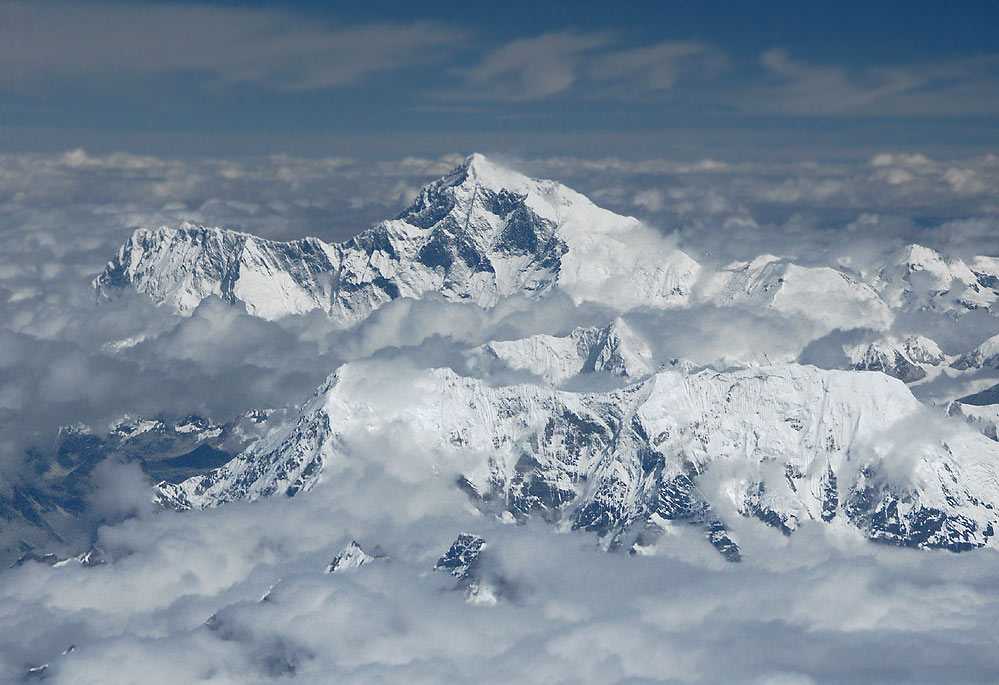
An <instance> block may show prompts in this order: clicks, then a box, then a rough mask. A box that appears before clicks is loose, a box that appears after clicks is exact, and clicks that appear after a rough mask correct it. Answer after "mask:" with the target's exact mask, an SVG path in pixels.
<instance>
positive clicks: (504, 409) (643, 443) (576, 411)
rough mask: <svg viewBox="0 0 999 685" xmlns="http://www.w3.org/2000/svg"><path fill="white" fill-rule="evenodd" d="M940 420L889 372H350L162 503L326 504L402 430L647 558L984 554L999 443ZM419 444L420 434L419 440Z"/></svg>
mask: <svg viewBox="0 0 999 685" xmlns="http://www.w3.org/2000/svg"><path fill="white" fill-rule="evenodd" d="M927 416H928V413H927V410H926V409H925V408H924V407H923V406H922V405H921V404H920V403H919V402H918V401H917V400H916V399H915V398H914V397H913V396H912V394H911V393H910V392H909V391H908V389H907V388H906V387H905V385H904V384H902V383H901V382H900V381H898V380H896V379H893V378H890V377H888V376H887V375H884V374H881V373H868V372H857V371H823V370H820V369H817V368H815V367H808V366H799V365H782V366H773V367H765V368H758V369H751V370H743V371H736V372H731V373H716V372H713V371H701V372H698V373H694V374H686V373H682V372H678V371H675V370H662V371H659V372H657V373H655V374H653V375H652V376H650V377H649V378H648V379H647V380H645V381H641V382H638V383H635V384H633V385H630V386H628V387H626V388H623V389H621V390H617V391H614V392H608V393H573V392H565V391H559V390H555V389H552V388H547V387H543V386H537V385H515V386H507V387H500V388H494V387H489V386H488V385H486V384H485V383H484V382H482V381H480V380H478V379H475V378H468V377H462V376H459V375H457V374H456V373H454V372H453V371H451V370H449V369H435V370H427V371H412V372H408V373H402V372H399V370H398V369H394V368H393V369H386V368H382V367H380V366H379V364H378V363H376V362H368V363H356V364H348V365H345V366H343V367H341V368H340V369H339V370H337V372H336V373H335V374H333V375H332V376H331V377H330V378H329V379H328V380H327V382H326V383H325V384H324V385H323V386H322V387H321V388H320V389H319V391H318V392H317V393H316V395H315V396H314V397H313V399H312V400H311V401H310V402H309V403H308V404H307V405H306V406H305V407H304V408H303V411H302V413H301V414H300V416H299V417H298V419H297V420H296V421H293V422H291V423H289V424H288V425H287V426H286V427H285V428H284V429H282V430H278V431H275V432H274V433H272V434H271V435H270V436H268V437H267V438H265V439H264V440H262V441H260V442H258V443H256V444H255V445H254V446H252V447H251V448H249V449H248V450H247V451H246V452H245V453H243V454H242V455H240V456H239V457H237V458H236V459H234V460H233V461H232V462H230V463H229V464H226V465H225V466H223V467H221V468H219V469H217V470H216V471H214V472H212V473H210V474H207V475H205V476H199V477H195V478H191V479H188V480H186V481H184V482H182V483H179V484H169V483H163V484H161V485H160V486H159V498H160V501H161V503H163V504H165V505H167V506H171V507H175V508H181V509H184V508H203V507H210V506H215V505H218V504H223V503H226V502H232V501H236V500H252V499H256V498H258V497H265V496H269V495H275V494H286V495H294V494H296V493H298V492H301V491H304V490H309V489H311V488H312V487H313V486H315V484H316V483H317V482H318V481H319V480H320V479H321V478H322V477H323V474H324V473H325V472H326V471H327V470H328V469H330V468H334V465H335V464H337V463H345V462H344V460H349V459H350V454H351V447H350V445H351V444H352V441H355V440H358V439H364V437H365V436H368V437H370V436H375V435H379V434H382V433H383V432H385V431H386V430H388V429H389V427H394V428H393V429H394V430H398V429H399V427H405V428H404V430H405V431H408V432H409V433H407V439H406V441H405V444H412V445H419V446H420V448H421V449H425V450H430V451H432V452H434V453H435V454H438V455H440V463H441V468H445V466H444V465H445V464H451V463H458V464H461V465H462V467H461V468H460V469H459V470H460V473H458V474H455V476H456V477H457V478H458V479H459V485H460V487H462V488H463V489H464V490H465V491H466V492H467V494H468V495H469V497H471V498H472V500H473V501H474V502H475V503H476V504H477V505H478V506H479V507H480V508H481V509H482V510H483V511H486V512H491V513H493V514H496V515H501V514H502V515H504V516H510V515H512V516H513V517H514V518H516V519H525V518H527V517H541V518H543V519H545V520H548V521H551V522H553V523H555V524H557V525H559V526H562V527H565V528H583V529H587V530H593V531H597V532H599V533H600V534H601V535H603V536H605V537H606V539H607V540H608V541H612V542H611V544H614V545H622V544H624V545H630V544H633V543H634V544H637V545H639V547H646V546H648V545H649V544H651V541H653V540H654V539H655V537H656V536H657V535H658V534H659V533H661V532H662V531H663V530H664V529H667V528H668V527H669V526H671V525H675V524H677V523H678V522H685V523H688V524H694V525H696V526H698V527H700V528H702V529H703V531H704V533H705V536H706V537H707V538H708V539H709V540H710V541H711V542H712V544H714V545H715V546H716V548H718V549H719V551H721V552H722V553H723V554H725V555H726V557H728V558H730V559H737V558H738V557H739V550H738V547H737V544H736V541H734V540H733V539H732V538H731V535H730V534H729V532H728V528H727V526H726V523H725V522H726V521H730V520H731V519H732V517H734V516H748V517H755V518H758V519H760V520H762V521H764V522H765V523H767V524H769V525H771V526H774V527H776V528H777V529H779V530H781V531H782V532H783V533H785V534H791V533H792V532H793V531H794V530H795V529H796V528H797V527H798V526H799V525H801V523H802V522H805V521H812V520H814V521H825V522H828V523H830V524H832V525H839V526H851V527H854V528H856V529H859V530H860V531H862V532H863V534H864V535H866V536H867V537H869V538H871V539H872V540H876V541H881V542H888V543H893V544H899V545H907V546H914V547H944V548H948V549H955V550H958V549H967V548H971V547H975V546H981V545H985V544H988V543H989V542H990V541H991V540H992V539H993V534H994V530H995V526H996V525H999V521H997V518H999V514H997V512H996V509H995V507H996V505H997V504H999V444H997V443H995V442H993V441H991V440H989V439H987V438H986V437H984V436H983V435H980V434H978V433H975V432H973V431H970V430H967V429H962V427H960V426H957V425H956V424H955V429H954V433H953V435H951V436H949V437H948V438H947V441H946V442H940V441H939V440H936V439H927V438H926V437H925V436H920V435H919V433H918V429H919V427H920V426H922V425H923V423H924V422H925V421H926V420H928V419H927ZM410 433H411V435H410Z"/></svg>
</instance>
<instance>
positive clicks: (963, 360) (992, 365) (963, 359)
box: [951, 335, 999, 371]
mask: <svg viewBox="0 0 999 685" xmlns="http://www.w3.org/2000/svg"><path fill="white" fill-rule="evenodd" d="M951 366H952V367H954V368H955V369H959V370H961V371H964V370H965V369H983V368H989V369H999V335H995V336H992V337H991V338H989V339H988V340H986V341H985V342H983V343H982V344H981V345H979V346H978V347H976V348H975V349H973V350H971V351H969V352H965V353H964V354H962V355H961V356H960V357H958V358H957V359H956V360H954V363H953V364H951Z"/></svg>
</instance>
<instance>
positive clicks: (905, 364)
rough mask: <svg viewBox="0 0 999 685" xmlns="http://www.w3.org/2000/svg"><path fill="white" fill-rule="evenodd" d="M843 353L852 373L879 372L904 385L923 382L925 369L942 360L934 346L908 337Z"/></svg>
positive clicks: (920, 338) (863, 346) (928, 340)
mask: <svg viewBox="0 0 999 685" xmlns="http://www.w3.org/2000/svg"><path fill="white" fill-rule="evenodd" d="M846 353H847V356H848V357H849V359H850V363H851V365H852V367H853V368H854V369H857V370H858V371H880V372H882V373H886V374H888V375H889V376H892V377H894V378H897V379H899V380H900V381H902V382H903V383H915V382H917V381H920V380H922V379H924V378H926V369H925V368H924V366H937V365H939V364H941V363H942V362H943V361H944V359H945V357H944V355H943V353H942V352H941V351H940V348H939V347H938V346H937V344H936V343H934V342H933V341H932V340H930V339H929V338H926V337H924V336H910V337H908V338H905V339H904V340H897V339H894V338H886V339H884V340H880V341H877V342H874V343H870V344H868V345H857V346H854V347H851V348H849V349H847V350H846Z"/></svg>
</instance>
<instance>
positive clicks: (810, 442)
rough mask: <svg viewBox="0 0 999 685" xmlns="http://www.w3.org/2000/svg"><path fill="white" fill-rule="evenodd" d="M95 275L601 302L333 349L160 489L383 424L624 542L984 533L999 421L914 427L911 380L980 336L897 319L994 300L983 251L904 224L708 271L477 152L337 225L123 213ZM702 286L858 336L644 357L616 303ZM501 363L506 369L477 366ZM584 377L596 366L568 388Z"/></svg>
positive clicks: (242, 291)
mask: <svg viewBox="0 0 999 685" xmlns="http://www.w3.org/2000/svg"><path fill="white" fill-rule="evenodd" d="M94 285H95V288H96V292H97V294H98V299H99V301H100V302H102V303H112V304H111V306H113V301H114V300H115V297H116V294H117V293H119V292H121V291H122V290H125V289H133V290H136V291H138V292H139V293H142V294H145V295H147V296H148V297H150V298H151V299H152V300H153V301H154V302H156V303H158V304H160V305H162V306H164V307H167V308H170V309H171V310H173V311H176V312H178V313H180V314H189V313H190V312H191V311H193V309H195V308H196V307H197V306H198V305H199V304H200V303H201V302H202V301H203V300H204V299H205V298H207V297H210V296H216V297H219V298H221V299H223V300H225V301H227V302H230V303H233V304H234V305H236V304H238V305H239V306H244V307H245V308H246V311H247V312H248V313H250V314H252V315H255V316H259V317H262V318H265V319H271V320H278V319H281V318H282V317H285V316H293V315H298V314H303V313H307V312H312V311H316V310H318V311H320V312H322V313H324V314H325V315H326V316H328V317H329V318H330V320H331V321H332V322H333V323H334V324H335V325H336V326H339V327H349V326H352V325H354V324H356V323H358V322H360V321H363V320H364V319H365V318H366V317H367V316H368V315H370V314H371V313H372V312H373V311H375V310H376V309H378V308H379V307H381V306H383V305H385V304H386V303H388V302H390V301H392V300H395V299H399V298H420V297H422V296H424V295H425V294H427V293H439V294H440V295H441V296H443V297H444V298H445V299H446V300H450V301H456V302H470V303H474V304H476V305H478V306H481V307H486V308H488V307H492V306H495V305H496V304H498V303H499V302H501V301H502V300H503V299H504V298H507V297H511V296H518V297H528V298H538V297H543V296H545V295H547V294H550V293H553V292H556V291H558V292H561V293H564V294H566V295H568V296H569V297H570V298H571V299H572V300H573V301H574V302H576V303H584V302H589V303H594V304H597V305H600V306H601V307H603V308H604V309H605V310H607V311H612V312H615V313H617V316H613V315H612V317H610V318H612V320H610V321H609V322H608V323H607V324H606V325H604V326H582V327H578V328H575V329H573V330H571V331H568V332H567V333H565V334H564V335H549V334H537V335H531V336H527V337H522V338H516V339H509V340H492V341H489V342H487V343H484V344H481V345H478V346H476V347H473V348H470V349H468V350H467V351H466V353H465V357H464V359H463V360H461V364H458V363H457V362H456V364H455V365H454V368H435V369H419V368H412V369H404V370H402V371H400V369H399V368H398V365H389V364H387V363H386V362H384V361H378V360H376V359H372V360H367V361H356V362H349V363H346V364H344V365H342V366H340V367H339V368H337V369H334V370H331V371H332V373H331V374H330V376H329V377H328V379H327V380H326V382H325V383H324V384H323V385H322V386H320V387H319V389H318V390H317V391H316V392H315V394H314V395H313V396H312V397H311V398H310V399H308V400H307V401H305V402H304V403H303V404H302V406H301V409H300V411H299V412H298V414H297V415H296V416H293V417H291V418H289V419H288V420H286V421H283V422H282V421H277V422H273V423H274V425H273V427H270V428H268V431H267V433H266V434H265V435H263V437H261V438H260V439H259V440H256V441H254V442H252V444H249V446H247V447H246V448H245V450H244V451H242V452H241V453H239V454H238V455H237V456H235V457H234V458H233V459H231V460H230V461H228V462H227V463H225V464H223V465H221V466H217V467H214V468H210V469H208V470H202V471H201V472H197V473H193V472H192V473H190V474H189V476H188V477H186V478H174V479H172V480H173V482H168V481H166V480H164V481H162V482H161V483H160V484H159V485H158V486H157V491H156V499H157V501H158V502H159V503H160V504H161V505H162V506H165V507H171V508H176V509H199V508H205V507H213V506H219V505H224V504H227V503H230V502H234V501H240V500H253V499H257V498H260V497H267V496H275V495H282V496H295V495H298V494H300V493H304V492H306V491H308V490H311V489H312V488H314V487H315V486H316V485H317V484H318V483H319V482H320V481H321V480H323V479H325V478H335V477H336V472H337V469H338V468H339V465H340V464H343V463H347V462H349V461H350V460H351V459H354V458H357V456H356V455H357V451H356V450H355V449H354V446H355V445H356V444H358V441H362V442H363V441H365V440H368V441H370V440H372V439H385V440H389V441H390V442H391V443H392V444H393V445H395V446H397V447H398V446H399V445H403V444H404V445H411V446H416V448H417V449H420V450H425V451H430V452H432V453H433V454H436V455H438V456H439V459H440V468H441V472H442V477H451V478H453V479H454V484H455V487H457V488H460V489H462V490H463V491H464V492H465V493H466V494H467V496H468V497H469V499H470V501H471V502H472V503H473V504H474V505H475V506H476V507H477V508H478V509H479V510H480V511H481V512H483V513H484V514H486V515H489V516H496V517H499V518H500V519H503V520H509V521H511V522H513V521H526V520H527V519H529V518H540V519H543V520H546V521H548V522H550V523H551V524H552V525H555V526H558V527H560V528H564V529H567V530H569V529H585V530H590V531H594V532H596V533H597V534H598V535H599V536H600V538H601V539H602V540H603V541H604V543H605V545H606V546H607V547H608V548H626V549H630V550H631V551H633V552H636V553H638V552H644V551H646V550H648V549H650V548H652V547H654V545H655V544H656V541H657V540H658V539H660V538H661V536H662V535H663V534H664V532H666V531H668V530H669V528H670V527H672V526H676V525H684V526H695V527H697V528H699V529H700V530H702V531H703V534H704V537H705V538H706V539H707V540H708V541H709V542H710V544H712V545H714V547H715V548H716V549H717V550H718V551H719V552H720V553H721V554H722V555H723V556H724V557H725V558H726V559H729V560H732V561H737V560H739V559H740V558H741V554H742V552H741V550H740V548H739V545H738V540H737V539H736V536H735V535H734V534H733V533H732V532H731V530H730V529H731V525H730V524H731V522H732V521H733V520H735V519H736V517H748V518H752V519H757V520H759V521H761V522H762V523H764V524H767V525H770V526H772V527H773V528H775V529H777V530H778V531H780V533H782V534H784V535H791V534H793V533H794V531H795V530H797V529H798V528H799V527H800V526H802V525H806V524H811V523H814V524H816V525H819V524H821V525H828V526H834V527H840V528H844V529H849V530H853V531H857V532H859V533H860V534H862V535H864V536H865V537H867V538H869V539H870V540H873V541H876V542H883V543H890V544H896V545H902V546H909V547H918V548H946V549H951V550H955V551H960V550H965V549H970V548H974V547H979V546H983V545H995V530H996V526H997V525H999V520H997V515H996V513H995V512H996V506H997V505H999V443H997V442H996V441H995V440H994V439H989V437H990V436H988V430H986V429H985V428H983V427H982V425H981V424H982V422H983V420H984V419H983V418H982V411H981V410H979V411H977V413H976V412H971V411H964V412H962V411H961V410H960V408H957V409H952V410H950V412H949V413H950V414H951V415H953V416H958V417H960V418H963V419H965V420H966V421H967V422H968V423H971V424H972V425H974V426H976V427H978V428H979V430H980V431H981V432H978V431H975V430H972V429H971V428H968V427H967V426H965V424H964V423H963V422H959V421H950V422H948V423H947V426H948V429H947V430H946V431H943V432H942V433H941V434H940V435H932V436H928V435H927V434H926V432H925V431H923V430H922V429H921V427H922V426H925V425H926V424H927V423H930V422H932V421H947V419H946V416H945V414H946V412H934V411H932V410H931V409H930V408H928V407H927V406H925V405H924V404H922V403H921V402H920V401H919V400H918V399H916V397H914V396H913V394H912V392H911V391H910V388H908V387H907V386H906V383H910V384H918V383H920V382H924V381H925V379H926V378H927V376H928V374H929V375H931V376H934V377H936V376H939V375H940V374H946V373H964V372H965V370H967V369H970V368H973V369H979V368H980V367H983V366H989V365H990V364H991V365H995V363H994V358H996V355H995V353H994V349H993V348H994V347H995V343H994V339H993V340H991V341H987V342H986V343H985V344H984V345H983V346H982V347H981V348H978V349H976V350H968V351H966V352H965V353H963V354H960V355H952V356H948V355H945V354H944V353H943V352H942V351H941V349H940V347H939V346H938V345H937V344H936V343H935V342H934V341H933V340H930V339H929V338H927V337H925V336H921V335H907V336H896V335H894V334H893V333H892V332H891V329H892V326H893V323H894V322H895V321H896V319H897V318H898V317H899V316H901V315H904V314H912V313H914V312H931V313H934V314H939V315H942V316H945V317H950V318H951V319H954V320H956V319H958V318H960V317H962V316H964V315H966V314H968V313H969V312H972V311H977V312H979V313H981V312H985V313H990V314H996V313H999V311H997V308H999V305H997V304H996V302H997V301H999V259H995V258H988V257H976V258H975V259H973V260H971V261H970V262H967V263H966V262H964V261H962V260H960V259H955V258H948V257H945V256H943V255H940V254H939V253H937V252H935V251H933V250H930V249H929V248H925V247H921V246H918V245H910V246H907V247H906V248H905V249H903V250H902V251H900V252H898V253H896V254H894V255H893V256H892V257H891V258H890V259H889V260H888V261H887V262H886V263H884V264H883V265H882V266H881V267H880V268H877V269H875V270H874V271H872V272H870V273H859V272H853V271H850V270H848V269H845V268H842V267H840V266H801V265H798V264H795V263H793V262H792V261H791V260H789V259H786V258H783V257H778V256H773V255H763V256H760V257H757V258H755V259H753V260H750V261H746V262H738V263H733V264H729V265H726V266H723V267H720V268H714V267H710V266H708V265H706V264H701V263H698V262H697V261H696V260H695V259H694V258H692V257H691V256H690V255H688V254H686V253H685V252H683V251H682V250H681V249H679V248H678V247H677V246H676V244H675V243H674V242H673V241H672V240H671V239H669V238H667V237H665V236H664V235H663V234H661V233H659V232H657V231H656V230H653V229H652V228H650V227H648V226H646V225H644V224H643V223H642V222H640V221H638V220H637V219H634V218H631V217H625V216H620V215H617V214H614V213H612V212H610V211H607V210H605V209H602V208H600V207H597V206H596V205H594V204H593V203H592V202H590V201H589V200H588V199H587V198H585V197H583V196H582V195H580V194H578V193H576V192H574V191H572V190H570V189H568V188H566V187H565V186H562V185H560V184H558V183H555V182H553V181H544V180H536V179H531V178H528V177H526V176H523V175H521V174H519V173H516V172H513V171H510V170H508V169H504V168H502V167H500V166H498V165H496V164H493V163H492V162H490V161H489V160H487V159H486V158H485V157H483V156H482V155H478V154H475V155H472V156H470V157H469V158H467V159H466V160H465V162H464V163H462V164H461V165H460V166H458V167H457V168H456V169H454V170H453V171H452V172H450V173H449V174H447V175H445V176H444V177H442V178H441V179H439V180H437V181H434V182H433V183H431V184H429V185H428V186H427V187H426V188H424V189H423V190H422V191H421V192H420V193H419V195H418V196H417V198H416V199H415V201H414V202H413V203H412V205H411V206H410V207H409V208H408V209H406V210H405V211H404V212H402V213H401V214H400V215H399V216H398V217H396V218H395V219H392V220H389V221H385V222H382V223H380V224H378V225H376V226H374V227H372V228H370V229H368V230H365V231H362V232H361V233H359V234H358V235H357V236H356V237H354V238H352V239H351V240H348V241H346V242H343V243H337V244H333V243H327V242H324V241H322V240H319V239H316V238H305V239H302V240H297V241H291V242H276V241H269V240H264V239H261V238H257V237H255V236H252V235H250V234H246V233H239V232H234V231H229V230H225V229H221V228H208V227H204V226H196V225H193V224H189V223H186V224H183V225H181V226H180V227H178V228H165V227H164V228H158V229H152V230H149V229H139V230H137V231H135V233H134V234H133V235H132V236H131V238H130V239H129V240H128V241H127V242H126V243H125V244H124V245H123V246H122V248H121V249H120V250H119V252H118V254H117V255H116V256H115V257H114V259H113V260H112V261H111V262H110V263H109V264H108V266H107V268H106V269H105V270H104V272H103V273H102V274H101V275H100V276H98V278H97V279H96V280H95V281H94ZM705 304H707V305H710V306H712V307H716V308H718V309H720V310H722V311H725V310H731V311H737V310H738V311H757V312H770V313H774V314H776V315H779V316H782V317H786V318H788V319H794V320H800V321H807V322H809V326H811V328H812V329H813V332H814V337H815V338H819V337H821V336H822V335H825V334H826V333H829V332H831V331H835V330H837V329H839V330H848V329H863V330H867V331H870V332H872V333H873V334H875V336H876V337H877V339H876V340H875V341H874V342H866V343H860V344H856V343H854V344H852V345H851V344H844V346H843V350H842V351H843V355H842V356H843V359H844V360H845V361H844V362H843V368H842V369H821V368H817V367H815V366H810V365H804V364H799V363H795V359H793V358H792V359H783V360H764V361H763V362H762V363H761V362H760V361H756V360H754V361H752V362H749V361H746V362H745V363H743V364H741V365H740V364H736V365H732V364H731V363H729V364H727V365H726V366H725V367H724V368H723V367H714V368H712V367H704V366H703V365H701V366H698V365H696V364H693V363H691V362H689V361H686V360H682V359H672V360H666V359H660V358H657V353H656V344H655V343H656V341H655V340H653V339H650V338H648V337H647V336H646V335H643V334H642V333H640V332H638V331H637V330H635V329H634V328H633V327H632V326H631V325H630V324H629V323H628V321H627V319H625V318H622V317H621V316H620V315H621V314H625V313H627V312H629V311H671V310H676V311H682V310H684V309H689V308H692V307H696V306H700V305H705ZM104 306H108V305H104ZM878 336H879V337H878ZM774 362H776V363H774ZM497 364H498V365H501V366H504V367H506V368H508V369H511V370H515V371H517V372H519V373H521V374H524V375H525V381H524V382H516V383H514V384H499V385H497V384H496V383H494V382H492V381H490V380H489V379H488V378H487V376H488V369H489V368H491V367H492V366H494V365H497ZM455 369H457V370H455ZM586 374H591V375H593V374H596V375H603V376H612V377H614V378H616V379H617V380H616V384H615V385H614V387H612V388H610V389H606V390H601V391H599V392H594V391H582V390H578V389H572V388H571V387H569V386H567V385H566V383H567V382H568V381H571V380H572V379H575V378H579V377H581V376H583V375H586ZM982 433H985V435H983V434H982ZM992 433H993V435H992V436H991V437H994V426H992ZM400 435H401V436H403V437H400ZM393 441H394V442H393ZM400 458H404V457H400ZM444 474H446V475H444ZM348 557H349V559H348ZM354 557H357V558H358V559H360V558H361V557H360V556H358V555H357V554H354V555H351V554H347V555H346V556H344V557H343V558H344V559H348V561H349V563H348V561H343V564H347V565H350V564H353V563H354V562H353V561H350V560H351V559H354ZM358 563H360V562H358ZM334 565H335V564H334Z"/></svg>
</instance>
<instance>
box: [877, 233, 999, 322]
mask: <svg viewBox="0 0 999 685" xmlns="http://www.w3.org/2000/svg"><path fill="white" fill-rule="evenodd" d="M972 265H973V266H974V267H975V268H974V269H972V268H971V267H969V266H968V265H967V264H966V263H965V262H964V261H962V260H960V259H951V258H947V257H945V256H943V255H941V254H940V253H939V252H936V251H935V250H932V249H930V248H928V247H923V246H922V245H915V244H912V245H907V246H906V247H904V248H902V249H901V250H900V251H899V252H897V253H896V254H895V255H893V256H892V258H891V259H889V260H888V263H887V264H885V266H883V267H882V268H881V269H880V271H879V272H878V274H877V275H876V277H875V278H874V280H873V285H874V288H875V289H876V290H877V291H878V292H879V293H880V295H881V298H882V299H883V300H884V301H885V302H887V303H888V305H889V306H890V307H892V308H893V309H926V310H932V311H937V312H941V313H947V314H952V315H959V314H962V313H964V312H967V311H969V310H972V309H990V308H992V307H993V305H994V304H995V302H996V301H997V300H999V261H997V260H996V258H994V257H976V258H975V259H974V260H973V261H972Z"/></svg>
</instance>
